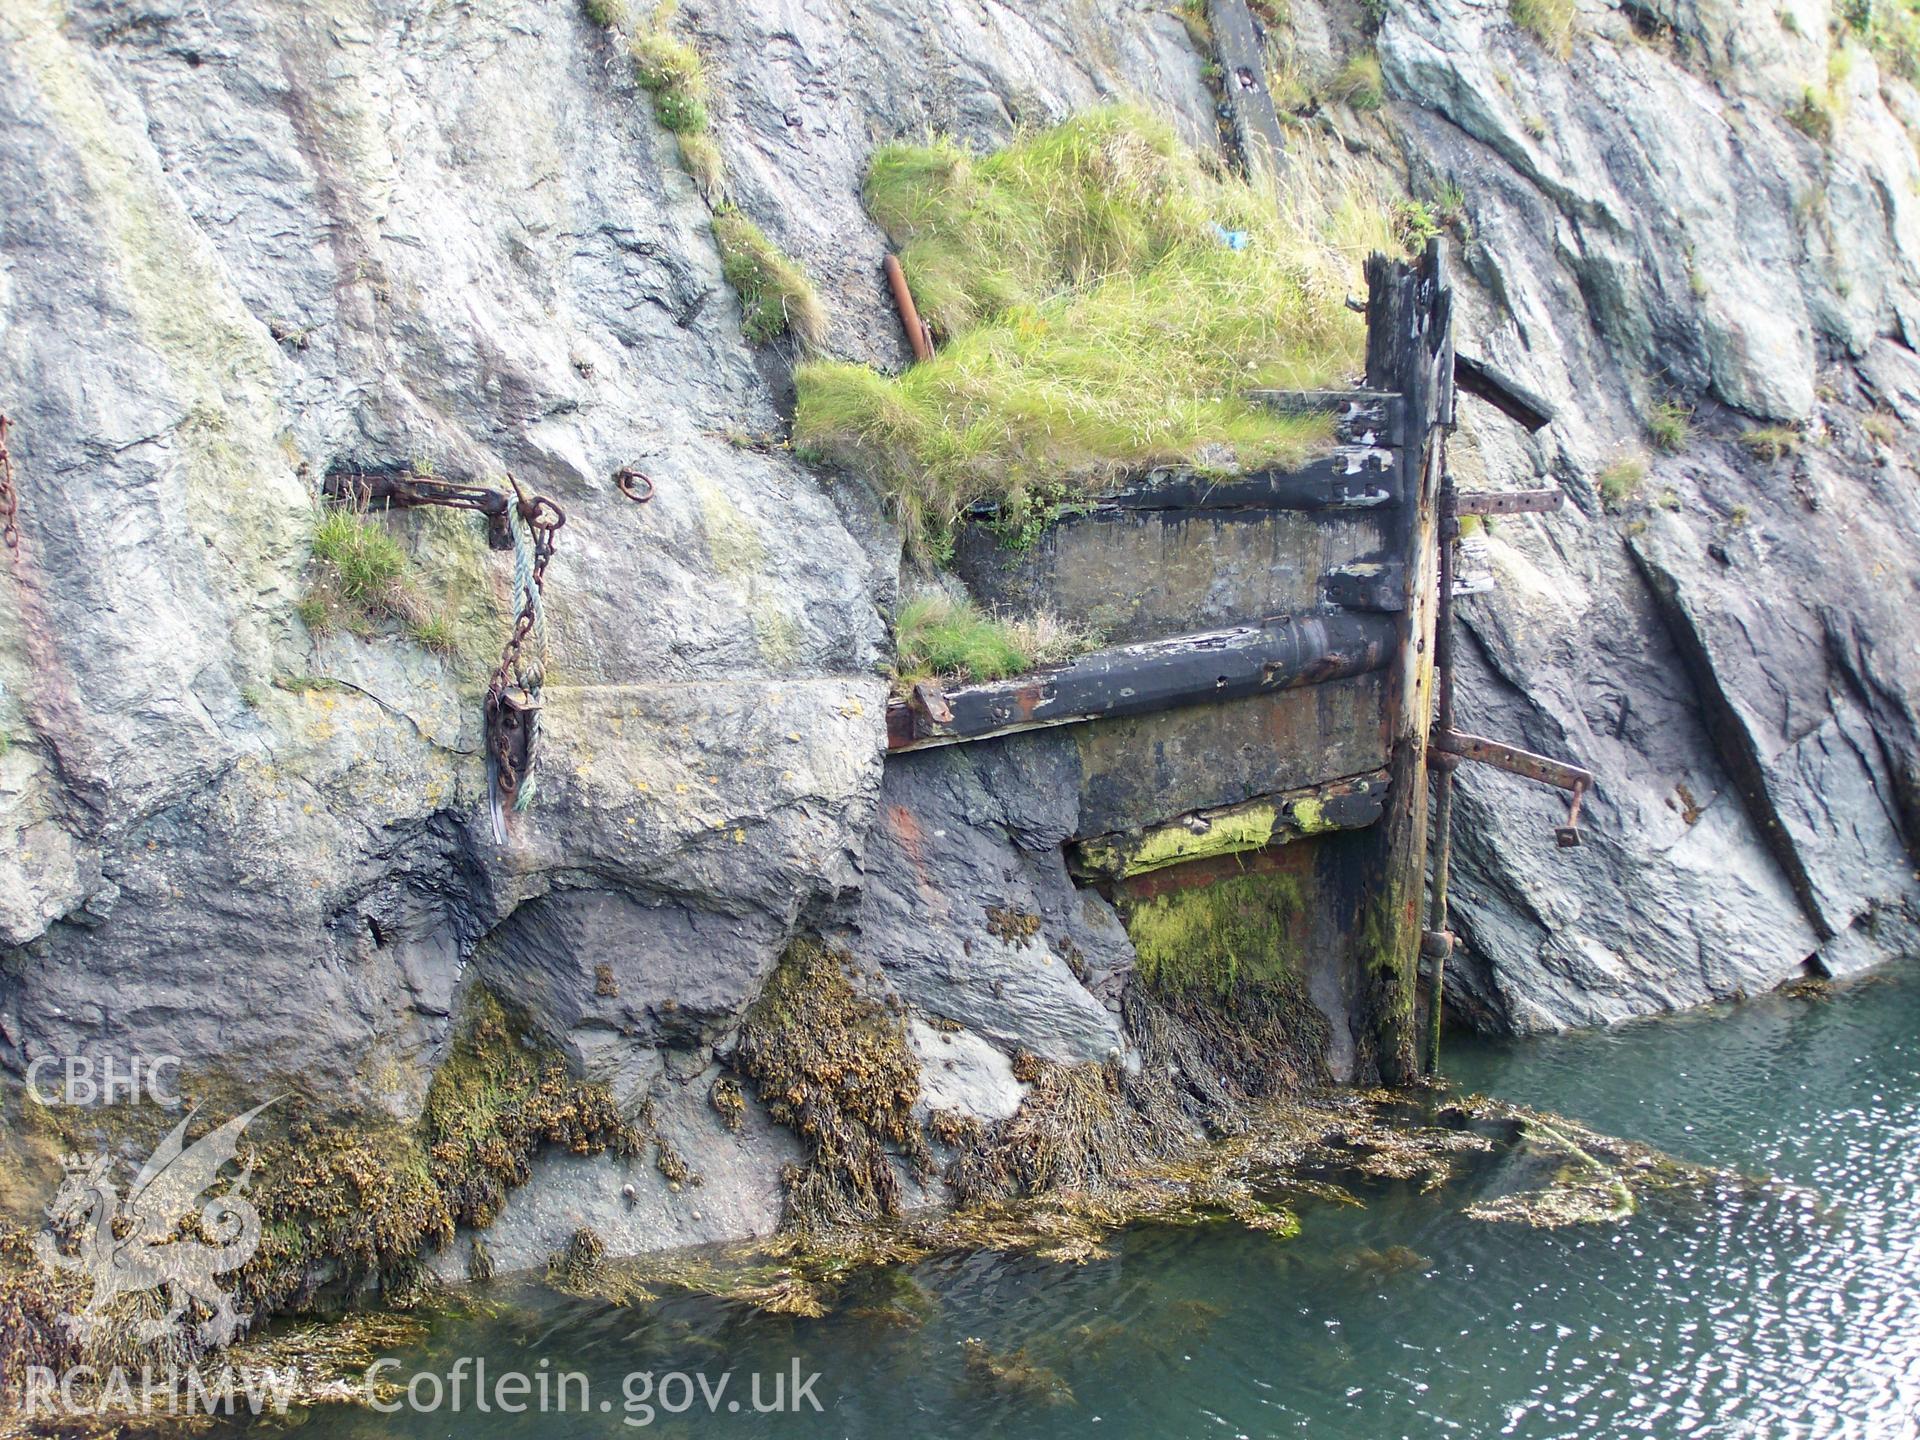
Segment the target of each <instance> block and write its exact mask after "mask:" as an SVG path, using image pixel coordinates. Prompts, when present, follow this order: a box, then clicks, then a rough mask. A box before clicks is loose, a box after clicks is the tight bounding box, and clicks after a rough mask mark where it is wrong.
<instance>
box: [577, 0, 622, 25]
mask: <svg viewBox="0 0 1920 1440" xmlns="http://www.w3.org/2000/svg"><path fill="white" fill-rule="evenodd" d="M580 8H581V9H582V10H583V11H585V12H586V16H587V19H589V20H590V21H592V22H593V23H594V24H595V25H598V26H599V27H600V28H601V29H602V30H611V29H613V28H614V27H615V26H618V25H624V24H626V23H627V0H580Z"/></svg>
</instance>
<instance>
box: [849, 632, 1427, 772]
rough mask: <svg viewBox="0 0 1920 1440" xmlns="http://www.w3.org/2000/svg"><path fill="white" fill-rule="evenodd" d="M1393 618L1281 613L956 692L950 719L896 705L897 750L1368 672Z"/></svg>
mask: <svg viewBox="0 0 1920 1440" xmlns="http://www.w3.org/2000/svg"><path fill="white" fill-rule="evenodd" d="M1393 638H1394V626H1393V621H1392V620H1391V619H1390V618H1388V617H1384V616H1378V615H1359V614H1330V615H1304V616H1286V615H1281V616H1275V617H1273V618H1272V619H1269V620H1264V621H1262V622H1261V623H1260V624H1258V625H1237V626H1235V627H1233V628H1232V629H1230V630H1214V631H1209V632H1207V633H1205V634H1200V635H1181V636H1176V637H1174V638H1172V639H1169V640H1153V641H1148V642H1146V643H1143V644H1139V645H1120V646H1116V647H1114V648H1112V649H1109V650H1099V651H1096V652H1094V653H1093V654H1091V655H1083V656H1081V657H1080V658H1079V659H1078V660H1075V661H1073V662H1071V663H1070V664H1066V665H1061V666H1056V667H1055V668H1053V669H1050V670H1042V671H1038V672H1036V673H1035V674H1032V675H1023V676H1018V677H1016V678H1014V679H1012V680H995V681H990V682H987V683H985V684H979V685H967V686H963V687H961V688H959V689H954V690H948V691H946V692H944V693H943V695H942V696H941V697H940V698H941V699H943V700H944V701H945V702H946V707H947V713H948V714H950V715H951V716H952V718H951V719H950V720H946V721H938V720H935V719H934V718H933V716H932V714H931V713H929V711H930V709H931V707H921V708H915V707H913V706H910V705H908V704H907V703H906V702H905V701H903V700H895V701H892V702H890V703H889V704H888V706H887V748H888V749H889V750H920V749H925V748H928V747H930V746H934V745H952V744H956V743H958V742H960V741H965V740H980V739H985V738H986V737H988V736H990V735H1007V734H1011V733H1013V732H1015V731H1020V730H1037V729H1039V728H1041V727H1043V726H1048V725H1072V724H1076V723H1078V722H1080V721H1084V720H1104V719H1109V718H1112V717H1114V716H1119V715H1143V714H1149V713H1151V712H1153V711H1156V710H1171V709H1174V708H1176V707H1177V706H1181V705H1199V704H1206V703H1208V702H1212V701H1221V700H1236V699H1239V698H1240V697H1242V696H1246V695H1259V694H1264V693H1266V692H1268V691H1272V690H1286V689H1290V688H1292V687H1293V686H1296V685H1316V684H1319V683H1320V682H1322V681H1326V680H1340V679H1344V678H1345V677H1347V676H1349V675H1362V674H1365V673H1367V672H1368V671H1371V670H1377V669H1379V668H1380V667H1381V666H1382V665H1384V664H1386V663H1387V660H1388V658H1389V656H1390V655H1391V654H1392V651H1393Z"/></svg>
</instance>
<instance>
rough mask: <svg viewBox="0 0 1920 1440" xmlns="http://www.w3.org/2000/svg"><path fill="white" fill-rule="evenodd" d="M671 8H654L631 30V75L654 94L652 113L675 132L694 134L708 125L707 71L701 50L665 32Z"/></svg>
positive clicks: (629, 44) (647, 90)
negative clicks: (638, 27)
mask: <svg viewBox="0 0 1920 1440" xmlns="http://www.w3.org/2000/svg"><path fill="white" fill-rule="evenodd" d="M671 15H672V9H671V7H667V6H663V7H661V8H660V9H658V10H656V11H654V13H653V16H652V18H651V19H650V20H649V21H648V23H647V25H646V26H645V27H644V28H642V29H639V30H636V31H634V33H633V37H632V38H631V39H630V40H628V42H627V48H628V50H629V51H630V52H631V53H632V55H633V74H634V78H635V79H636V80H638V81H639V82H640V88H641V89H643V90H645V91H646V92H647V93H648V94H650V95H651V96H653V113H654V116H655V118H657V119H658V120H659V121H660V123H661V124H662V125H664V126H666V128H667V129H669V130H671V131H673V133H674V134H676V135H695V134H699V133H700V132H701V131H703V130H705V129H706V128H707V74H706V67H705V65H703V64H702V63H701V60H700V52H699V51H698V50H696V49H694V48H693V46H691V45H689V44H688V43H687V42H686V41H684V40H682V39H679V38H678V37H677V36H673V35H669V34H668V33H667V28H666V27H667V21H668V19H670V18H671Z"/></svg>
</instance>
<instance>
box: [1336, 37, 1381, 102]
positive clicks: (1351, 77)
mask: <svg viewBox="0 0 1920 1440" xmlns="http://www.w3.org/2000/svg"><path fill="white" fill-rule="evenodd" d="M1327 97H1328V98H1329V99H1331V100H1338V101H1340V102H1341V103H1342V104H1345V105H1350V106H1352V107H1353V108H1354V109H1355V110H1378V109H1379V108H1380V106H1381V104H1382V103H1383V102H1384V101H1385V100H1386V98H1387V91H1386V85H1385V82H1383V81H1382V80H1381V78H1380V57H1379V56H1378V55H1376V54H1374V53H1373V51H1371V50H1363V51H1361V52H1360V53H1359V54H1358V55H1354V56H1352V57H1350V58H1349V59H1348V61H1347V63H1346V64H1345V65H1342V66H1341V67H1340V73H1339V74H1337V75H1335V76H1334V77H1333V80H1332V82H1331V83H1330V84H1329V85H1328V86H1327Z"/></svg>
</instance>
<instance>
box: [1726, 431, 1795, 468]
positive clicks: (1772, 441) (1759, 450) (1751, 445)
mask: <svg viewBox="0 0 1920 1440" xmlns="http://www.w3.org/2000/svg"><path fill="white" fill-rule="evenodd" d="M1740 443H1741V444H1742V445H1744V446H1746V448H1747V450H1748V452H1749V453H1750V454H1752V455H1754V456H1756V457H1757V458H1759V459H1761V460H1783V459H1785V458H1786V457H1787V456H1789V455H1791V454H1793V453H1794V452H1795V451H1796V450H1798V449H1799V448H1800V432H1799V431H1798V430H1796V429H1794V428H1793V427H1792V426H1791V425H1757V426H1755V427H1754V428H1753V429H1751V430H1746V431H1742V432H1741V435H1740Z"/></svg>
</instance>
